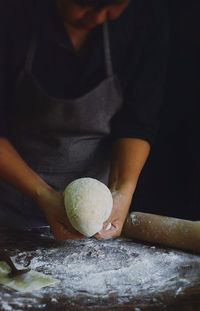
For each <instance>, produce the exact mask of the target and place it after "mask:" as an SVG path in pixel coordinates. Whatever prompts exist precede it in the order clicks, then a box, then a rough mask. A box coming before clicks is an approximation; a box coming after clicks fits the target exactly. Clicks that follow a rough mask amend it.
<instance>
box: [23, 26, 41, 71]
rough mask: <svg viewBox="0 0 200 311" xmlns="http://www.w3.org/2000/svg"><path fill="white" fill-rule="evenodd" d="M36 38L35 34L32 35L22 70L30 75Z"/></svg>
mask: <svg viewBox="0 0 200 311" xmlns="http://www.w3.org/2000/svg"><path fill="white" fill-rule="evenodd" d="M37 37H38V36H37V34H36V32H35V34H34V35H33V37H32V39H31V43H30V45H29V49H28V53H27V56H26V61H25V66H24V69H25V71H26V72H28V73H29V74H31V72H32V66H33V60H34V56H35V52H36V47H37Z"/></svg>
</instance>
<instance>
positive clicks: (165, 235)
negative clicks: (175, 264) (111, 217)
mask: <svg viewBox="0 0 200 311" xmlns="http://www.w3.org/2000/svg"><path fill="white" fill-rule="evenodd" d="M122 236H124V237H126V238H132V239H134V240H138V241H143V242H150V243H154V244H159V245H166V246H170V247H173V248H178V249H182V250H189V251H194V252H200V221H189V220H182V219H177V218H171V217H165V216H158V215H153V214H147V213H139V212H133V213H131V214H130V215H129V217H128V218H127V221H126V223H125V225H124V228H123V232H122Z"/></svg>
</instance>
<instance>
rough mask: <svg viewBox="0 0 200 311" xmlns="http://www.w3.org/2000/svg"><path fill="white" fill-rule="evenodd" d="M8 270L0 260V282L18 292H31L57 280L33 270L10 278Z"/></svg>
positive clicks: (55, 282)
mask: <svg viewBox="0 0 200 311" xmlns="http://www.w3.org/2000/svg"><path fill="white" fill-rule="evenodd" d="M9 272H10V268H9V266H8V265H7V264H6V263H5V262H4V261H0V284H2V285H5V286H8V287H9V288H12V289H15V290H17V291H19V292H31V291H33V290H39V289H41V288H42V287H46V286H50V285H54V284H57V283H58V282H59V280H56V279H54V278H52V277H50V276H48V275H45V274H43V273H40V272H37V271H33V270H31V271H29V272H27V273H25V274H23V275H19V276H17V277H12V278H11V277H9V276H8V274H9Z"/></svg>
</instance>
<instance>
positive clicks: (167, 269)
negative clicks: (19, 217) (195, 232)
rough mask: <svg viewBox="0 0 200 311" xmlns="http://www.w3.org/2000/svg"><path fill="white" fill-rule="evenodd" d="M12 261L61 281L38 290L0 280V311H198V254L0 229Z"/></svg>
mask: <svg viewBox="0 0 200 311" xmlns="http://www.w3.org/2000/svg"><path fill="white" fill-rule="evenodd" d="M0 249H6V250H7V251H8V252H9V254H10V255H11V256H13V258H14V260H15V262H16V263H19V264H26V263H28V261H29V262H31V264H30V266H31V268H32V269H33V270H37V271H40V272H43V273H46V274H49V275H52V276H54V277H56V278H58V279H60V280H61V282H60V283H59V284H57V285H55V286H53V287H48V288H44V289H42V290H40V291H39V292H37V291H36V292H28V293H23V294H22V293H19V292H16V291H13V290H11V289H9V288H7V287H5V286H2V285H0V288H1V293H0V310H4V311H7V310H22V311H23V310H48V311H52V310H56V311H59V310H84V311H85V310H135V311H139V310H200V256H199V255H197V254H191V253H186V252H181V251H177V250H170V249H167V248H166V249H164V248H157V247H155V246H152V245H144V244H138V243H134V242H133V241H130V240H120V239H118V240H112V241H96V240H93V239H87V240H85V241H65V242H59V241H55V240H54V238H53V237H52V235H51V234H50V232H49V229H48V228H47V227H44V228H37V229H33V228H32V229H27V230H22V231H10V232H8V231H6V230H1V231H0Z"/></svg>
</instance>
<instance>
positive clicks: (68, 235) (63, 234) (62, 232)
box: [52, 224, 84, 240]
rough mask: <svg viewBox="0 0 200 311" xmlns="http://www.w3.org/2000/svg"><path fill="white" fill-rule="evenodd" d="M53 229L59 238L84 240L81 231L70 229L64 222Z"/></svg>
mask: <svg viewBox="0 0 200 311" xmlns="http://www.w3.org/2000/svg"><path fill="white" fill-rule="evenodd" d="M52 231H53V234H54V236H55V238H56V239H57V240H82V239H83V238H84V236H83V235H82V234H80V233H79V232H76V233H74V232H70V231H68V230H67V228H66V227H65V226H64V225H63V224H58V225H55V226H54V227H53V228H52Z"/></svg>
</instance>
